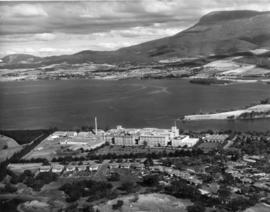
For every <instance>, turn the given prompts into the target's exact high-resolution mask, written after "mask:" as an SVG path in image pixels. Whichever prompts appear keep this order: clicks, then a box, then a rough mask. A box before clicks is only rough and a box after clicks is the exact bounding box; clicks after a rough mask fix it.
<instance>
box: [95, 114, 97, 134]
mask: <svg viewBox="0 0 270 212" xmlns="http://www.w3.org/2000/svg"><path fill="white" fill-rule="evenodd" d="M95 134H96V135H97V117H95Z"/></svg>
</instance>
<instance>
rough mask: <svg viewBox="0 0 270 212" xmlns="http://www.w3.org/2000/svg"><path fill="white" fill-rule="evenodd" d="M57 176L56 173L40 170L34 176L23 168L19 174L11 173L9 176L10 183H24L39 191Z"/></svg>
mask: <svg viewBox="0 0 270 212" xmlns="http://www.w3.org/2000/svg"><path fill="white" fill-rule="evenodd" d="M57 178H58V175H57V174H55V173H52V172H41V173H39V174H38V175H37V176H36V177H35V176H34V174H33V173H32V172H31V171H29V170H25V171H24V172H23V173H22V174H21V175H19V176H17V175H15V174H13V175H12V176H11V179H10V182H11V183H12V184H17V183H24V184H25V185H27V186H28V187H31V188H33V189H34V190H35V191H40V189H41V188H42V187H43V186H44V185H45V184H49V183H50V182H54V181H56V180H57Z"/></svg>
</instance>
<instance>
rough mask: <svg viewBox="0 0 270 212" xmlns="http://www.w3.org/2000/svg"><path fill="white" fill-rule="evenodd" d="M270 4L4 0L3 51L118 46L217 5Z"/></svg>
mask: <svg viewBox="0 0 270 212" xmlns="http://www.w3.org/2000/svg"><path fill="white" fill-rule="evenodd" d="M243 9H250V10H259V11H264V10H270V0H118V1H117V0H107V1H104V0H96V1H32V2H31V1H0V56H1V57H2V56H4V55H7V54H14V53H27V54H34V55H38V56H47V55H59V54H72V53H75V52H78V51H81V50H85V49H90V50H114V49H118V48H121V47H124V46H130V45H134V44H138V43H142V42H144V41H148V40H153V39H157V38H161V37H165V36H170V35H173V34H175V33H177V32H179V31H181V30H183V29H186V28H188V27H189V26H191V25H193V24H194V23H196V22H197V21H198V19H199V18H200V17H201V16H202V15H204V14H206V13H208V12H211V11H215V10H243Z"/></svg>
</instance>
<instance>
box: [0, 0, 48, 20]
mask: <svg viewBox="0 0 270 212" xmlns="http://www.w3.org/2000/svg"><path fill="white" fill-rule="evenodd" d="M0 11H1V14H2V17H5V16H6V17H11V18H13V17H35V16H45V17H46V16H48V14H47V12H46V11H45V10H44V9H43V7H42V6H41V5H34V4H29V3H28V4H16V5H7V6H3V7H1V10H0Z"/></svg>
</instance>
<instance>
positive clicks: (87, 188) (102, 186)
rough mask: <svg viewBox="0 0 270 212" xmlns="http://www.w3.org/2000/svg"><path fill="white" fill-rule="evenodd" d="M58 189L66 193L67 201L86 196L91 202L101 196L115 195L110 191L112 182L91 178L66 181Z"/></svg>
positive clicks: (109, 196)
mask: <svg viewBox="0 0 270 212" xmlns="http://www.w3.org/2000/svg"><path fill="white" fill-rule="evenodd" d="M60 190H62V191H64V192H65V193H66V195H67V198H66V201H67V202H74V201H76V200H78V199H80V198H81V197H88V201H89V202H92V201H94V200H98V199H101V198H106V197H107V198H111V197H112V196H115V194H114V193H113V191H112V184H110V183H107V182H100V181H93V180H84V181H79V182H73V183H66V184H64V185H63V186H62V187H61V188H60Z"/></svg>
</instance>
